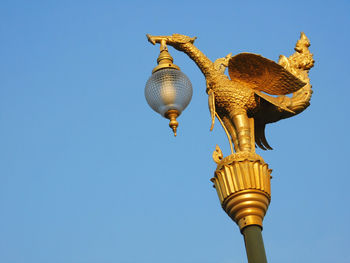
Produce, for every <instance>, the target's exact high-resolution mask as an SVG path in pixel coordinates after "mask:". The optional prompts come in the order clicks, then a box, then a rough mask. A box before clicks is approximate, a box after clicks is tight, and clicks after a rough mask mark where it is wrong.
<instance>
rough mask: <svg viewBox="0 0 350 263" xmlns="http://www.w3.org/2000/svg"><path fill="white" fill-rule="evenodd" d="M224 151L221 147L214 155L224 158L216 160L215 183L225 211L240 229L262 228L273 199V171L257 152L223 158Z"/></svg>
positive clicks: (213, 180)
mask: <svg viewBox="0 0 350 263" xmlns="http://www.w3.org/2000/svg"><path fill="white" fill-rule="evenodd" d="M220 152H221V150H220V148H218V146H217V148H216V150H215V151H214V153H218V154H219V156H220V157H221V158H217V159H216V160H217V164H218V166H217V169H216V171H215V176H214V177H213V178H212V179H211V181H212V182H213V183H214V187H215V189H216V191H217V194H218V197H219V199H220V202H221V205H222V208H223V209H224V211H225V212H226V213H227V214H228V215H229V216H230V217H231V218H232V219H233V220H234V221H235V222H236V223H237V225H238V226H239V228H240V230H242V229H243V228H244V227H246V226H249V225H258V226H260V227H262V223H263V219H264V216H265V214H266V211H267V208H268V206H269V204H270V200H271V184H270V180H271V170H270V169H269V168H268V165H267V164H266V163H265V162H264V160H263V159H262V158H261V156H259V155H257V154H255V153H249V152H240V153H236V154H232V155H229V156H227V157H225V158H222V155H220ZM213 155H214V154H213ZM214 159H215V158H214Z"/></svg>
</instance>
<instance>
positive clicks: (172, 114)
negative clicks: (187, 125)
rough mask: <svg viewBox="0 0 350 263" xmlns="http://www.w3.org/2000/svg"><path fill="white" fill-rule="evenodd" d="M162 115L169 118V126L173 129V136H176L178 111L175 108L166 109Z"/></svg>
mask: <svg viewBox="0 0 350 263" xmlns="http://www.w3.org/2000/svg"><path fill="white" fill-rule="evenodd" d="M164 116H165V118H167V119H169V120H170V122H169V127H170V128H171V129H172V130H173V132H174V136H175V137H176V131H177V127H178V126H179V123H178V122H177V120H176V118H177V117H178V116H179V112H178V111H177V110H168V111H167V112H166V113H165V115H164Z"/></svg>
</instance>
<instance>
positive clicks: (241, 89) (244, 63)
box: [145, 33, 314, 263]
mask: <svg viewBox="0 0 350 263" xmlns="http://www.w3.org/2000/svg"><path fill="white" fill-rule="evenodd" d="M147 38H148V41H149V42H151V43H152V44H156V43H159V44H160V55H159V57H158V59H157V62H158V65H157V66H156V67H155V68H154V69H153V71H152V76H151V77H150V79H149V80H148V81H147V84H146V88H145V96H146V100H147V102H148V104H149V105H150V106H151V107H152V108H153V109H154V110H155V111H157V112H158V113H160V114H161V115H162V116H163V117H165V118H168V119H169V120H170V122H169V126H170V128H171V129H172V130H173V132H174V135H175V136H176V132H177V127H178V122H177V120H176V118H177V117H178V116H179V115H180V114H181V112H182V111H183V110H184V109H185V108H186V106H187V105H188V103H189V102H190V99H191V97H192V86H191V83H190V81H189V79H188V78H187V77H186V76H185V75H184V74H183V73H181V71H180V69H179V67H178V66H176V65H174V64H173V58H172V57H171V56H170V54H169V52H168V48H167V45H170V46H172V47H174V48H175V49H177V50H179V51H182V52H184V53H186V54H187V55H188V56H189V57H190V58H191V59H192V60H193V61H194V62H195V63H196V64H197V66H198V67H199V69H200V70H201V71H202V73H203V74H204V76H205V78H206V83H207V86H206V91H207V93H208V105H209V110H210V116H211V119H212V125H211V130H212V129H213V127H214V121H215V118H216V119H218V121H219V122H220V124H221V125H222V127H223V129H224V130H225V133H226V135H227V137H228V140H229V143H230V147H231V154H230V155H228V156H226V157H224V155H223V153H222V151H221V149H220V147H219V146H216V149H215V151H214V152H213V159H214V161H215V162H216V164H217V168H216V170H215V172H214V177H213V178H212V179H211V181H212V182H213V183H214V187H215V189H216V191H217V194H218V197H219V200H220V203H221V206H222V208H223V209H224V211H225V212H226V213H227V214H228V216H230V217H231V218H232V220H233V221H234V222H236V224H237V225H238V227H239V229H240V231H241V233H242V235H243V236H244V242H245V247H246V252H247V257H248V262H249V263H267V259H266V254H265V249H264V243H263V239H262V234H261V231H262V228H263V219H264V216H265V214H266V212H267V209H268V206H269V204H270V201H271V183H270V180H271V172H272V170H271V169H269V168H268V165H267V164H266V163H265V162H264V160H263V158H262V157H261V156H260V155H258V154H256V152H255V145H257V146H258V147H260V148H261V149H263V150H267V149H271V150H272V148H271V147H270V145H269V144H268V142H267V140H266V137H265V126H266V125H267V124H268V123H272V122H277V121H279V120H281V119H285V118H289V117H292V116H294V115H296V114H299V113H301V112H302V111H304V110H305V109H306V108H307V107H308V106H309V105H310V103H309V102H310V99H311V94H312V90H311V85H310V79H309V77H308V72H309V70H310V69H311V68H312V67H313V64H314V60H313V57H312V54H311V53H310V51H309V49H308V48H309V46H310V42H309V40H308V38H307V37H306V36H305V34H304V33H301V36H300V39H299V40H298V42H297V44H296V46H295V51H296V52H295V53H294V54H293V55H291V56H290V57H289V58H287V57H285V56H282V55H281V56H280V59H279V61H278V63H275V62H273V61H271V60H269V59H266V58H264V57H262V56H260V55H256V54H251V53H241V54H238V55H236V56H233V57H232V56H231V54H229V55H227V56H226V57H223V58H219V59H217V60H216V61H215V62H212V61H211V60H210V59H209V58H207V57H206V56H205V55H204V54H203V53H202V52H201V51H200V50H199V49H198V48H197V47H196V46H194V41H195V39H196V38H195V37H188V36H185V35H180V34H173V35H171V36H151V35H147ZM227 67H228V72H229V76H230V78H231V79H229V78H228V77H227V76H226V75H225V70H226V68H227ZM268 94H272V95H279V96H278V97H274V96H270V95H268ZM286 94H293V96H292V97H288V96H286Z"/></svg>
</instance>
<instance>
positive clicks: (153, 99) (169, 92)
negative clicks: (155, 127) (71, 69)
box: [145, 68, 193, 117]
mask: <svg viewBox="0 0 350 263" xmlns="http://www.w3.org/2000/svg"><path fill="white" fill-rule="evenodd" d="M192 93H193V91H192V84H191V82H190V80H189V79H188V77H187V76H186V75H185V74H184V73H182V72H181V71H180V70H177V69H172V68H165V69H161V70H159V71H156V72H155V73H153V74H152V76H151V77H150V78H149V79H148V81H147V83H146V87H145V97H146V100H147V103H148V104H149V106H150V107H151V108H152V109H153V110H155V111H156V112H158V113H159V114H161V115H162V116H163V117H165V115H166V113H167V112H168V111H169V110H176V111H178V113H179V115H180V114H181V112H182V111H183V110H184V109H185V108H186V107H187V105H188V104H189V103H190V101H191V98H192Z"/></svg>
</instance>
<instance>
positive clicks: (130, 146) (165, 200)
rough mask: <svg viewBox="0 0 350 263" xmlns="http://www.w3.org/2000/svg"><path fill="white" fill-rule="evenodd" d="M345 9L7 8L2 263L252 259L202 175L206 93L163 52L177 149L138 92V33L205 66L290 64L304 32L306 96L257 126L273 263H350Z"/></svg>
mask: <svg viewBox="0 0 350 263" xmlns="http://www.w3.org/2000/svg"><path fill="white" fill-rule="evenodd" d="M349 14H350V2H349V1H346V0H344V1H181V0H180V1H103V0H100V1H15V0H12V1H5V0H3V1H1V3H0V211H1V212H0V262H4V263H165V262H166V263H236V262H246V255H245V250H244V243H243V238H242V236H241V234H240V233H239V230H238V228H237V226H236V225H235V223H233V222H232V221H231V220H230V219H229V218H228V216H227V215H226V214H225V213H224V212H223V210H222V209H221V207H220V204H219V200H218V198H217V195H216V192H215V190H214V189H213V188H212V183H211V182H210V180H209V179H210V178H211V177H212V176H213V172H214V170H215V164H214V162H213V161H212V157H211V155H212V151H213V150H214V149H215V145H216V144H218V145H219V146H220V147H221V148H222V149H223V151H224V152H225V154H228V153H229V147H228V144H227V141H226V137H225V134H224V132H223V130H222V128H221V127H220V126H219V125H218V123H217V124H216V126H215V128H214V131H213V132H211V133H210V132H209V128H210V117H209V111H208V108H207V95H206V93H205V80H204V77H203V75H202V74H201V72H200V71H199V69H198V68H197V67H196V66H195V64H194V63H193V62H192V61H191V60H190V59H189V58H187V57H186V56H185V55H184V54H182V53H180V52H178V51H176V50H174V49H172V48H170V49H169V50H170V52H171V54H172V55H173V57H174V59H175V63H176V64H177V65H178V66H180V67H181V69H182V70H183V72H184V73H185V74H186V75H187V76H188V77H189V78H190V80H191V81H192V85H193V89H194V94H193V98H192V102H191V103H190V105H189V107H188V108H187V109H186V111H185V112H184V113H183V115H182V116H181V117H180V118H179V122H180V126H179V130H178V137H177V138H174V137H173V135H172V133H171V130H170V129H169V127H168V121H167V120H166V119H163V118H161V116H160V115H157V114H156V113H155V112H153V111H152V110H151V109H150V108H149V106H148V105H147V103H146V101H145V98H144V86H145V83H146V81H147V79H148V77H149V76H150V74H151V70H152V68H153V67H154V66H155V65H156V58H157V55H158V50H159V49H158V47H155V46H152V45H151V44H149V43H148V42H147V39H146V37H145V34H146V33H150V34H155V35H156V34H172V33H182V34H186V35H189V36H197V37H198V39H197V40H196V45H197V47H199V48H200V49H201V50H202V51H203V52H204V53H205V54H206V55H207V56H208V57H209V58H210V59H212V60H215V59H216V58H218V57H223V56H225V55H227V54H228V53H230V52H233V54H237V53H240V52H253V53H257V54H261V55H263V56H265V57H267V58H270V59H273V60H277V59H278V56H279V55H280V54H284V55H287V56H289V55H291V54H292V53H293V48H294V45H295V43H296V41H297V39H298V38H299V34H300V32H301V31H304V32H305V33H306V35H307V36H308V37H309V39H310V40H311V44H312V46H311V48H310V49H311V51H312V52H313V53H314V58H315V61H316V64H315V67H314V68H313V69H312V70H311V72H310V77H311V82H312V85H313V90H314V94H313V97H312V101H311V107H309V108H308V109H307V110H306V111H305V112H304V113H302V114H300V115H298V116H297V117H295V118H292V119H288V120H285V121H281V122H279V123H277V124H272V125H269V126H268V127H267V130H266V132H267V137H268V140H269V142H270V144H271V145H272V146H273V147H274V150H273V151H269V152H264V151H259V154H261V155H262V156H263V158H264V159H265V161H266V162H268V163H269V166H270V168H272V169H273V177H274V178H273V180H272V202H271V205H270V208H269V210H268V212H267V215H266V217H265V221H264V231H263V236H264V241H265V247H266V251H267V257H268V260H269V262H270V263H273V262H276V263H277V262H284V263H295V262H318V263H326V262H327V263H328V262H337V263H349V262H350V256H349V251H348V250H349V245H350V242H349V236H350V227H349V222H350V205H349V201H350V198H349V184H350V179H349V177H350V172H349V157H348V156H349V155H348V149H349V146H350V145H349V140H348V134H349V132H348V130H349V128H350V125H349V96H350V92H349V76H350V71H349V61H350V56H349V46H350V34H349V27H350V15H349Z"/></svg>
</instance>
